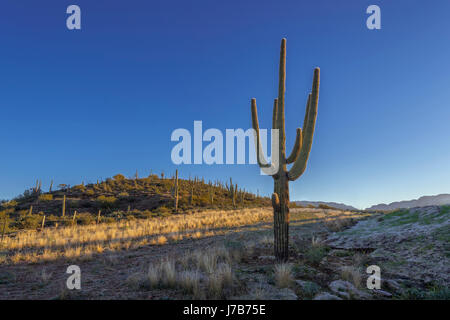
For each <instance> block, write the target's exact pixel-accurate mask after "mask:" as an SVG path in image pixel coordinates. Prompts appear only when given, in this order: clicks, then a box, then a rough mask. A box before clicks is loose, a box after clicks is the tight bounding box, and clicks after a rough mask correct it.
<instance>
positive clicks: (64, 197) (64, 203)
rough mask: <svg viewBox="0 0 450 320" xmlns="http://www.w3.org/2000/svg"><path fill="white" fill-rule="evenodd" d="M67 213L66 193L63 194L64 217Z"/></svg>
mask: <svg viewBox="0 0 450 320" xmlns="http://www.w3.org/2000/svg"><path fill="white" fill-rule="evenodd" d="M65 215H66V195H64V196H63V203H62V216H63V217H64V216H65Z"/></svg>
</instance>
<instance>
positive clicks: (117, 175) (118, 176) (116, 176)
mask: <svg viewBox="0 0 450 320" xmlns="http://www.w3.org/2000/svg"><path fill="white" fill-rule="evenodd" d="M113 178H114V180H115V181H124V180H125V176H124V175H123V174H120V173H119V174H116V175H115V176H114V177H113Z"/></svg>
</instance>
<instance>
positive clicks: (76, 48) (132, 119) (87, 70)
mask: <svg viewBox="0 0 450 320" xmlns="http://www.w3.org/2000/svg"><path fill="white" fill-rule="evenodd" d="M70 4H77V5H79V6H80V7H81V10H82V30H80V31H69V30H67V28H66V23H65V20H66V17H67V14H66V8H67V6H68V5H70ZM370 4H377V5H379V6H380V7H381V19H382V21H381V23H382V29H381V30H368V29H367V28H366V23H365V20H366V18H367V16H368V15H367V14H366V13H365V11H366V8H367V7H368V5H370ZM449 12H450V2H449V1H448V0H436V1H433V2H432V3H431V2H430V1H424V0H420V1H415V0H397V1H377V0H373V1H372V0H371V1H365V0H354V1H353V0H352V1H330V0H329V1H324V0H315V1H299V0H293V1H279V0H277V1H262V0H251V1H235V0H230V1H212V0H201V1H197V0H192V1H185V0H176V1H175V0H172V1H170V0H169V1H144V0H139V1H138V0H127V1H106V0H96V1H92V0H89V1H87V0H71V1H65V0H58V1H48V0H40V1H34V0H33V1H32V0H26V1H16V0H3V1H1V3H0V40H1V47H0V110H1V119H2V121H1V126H0V139H1V157H0V199H7V198H12V197H14V196H16V195H18V194H20V193H22V192H23V191H24V189H25V188H29V187H31V186H32V185H33V184H34V183H35V181H36V179H42V181H43V186H44V188H45V189H46V188H48V185H49V183H50V180H51V179H54V180H55V184H59V183H69V184H72V185H74V184H78V183H80V182H81V181H85V182H90V181H91V182H92V181H96V180H97V179H98V178H106V177H109V176H112V175H114V174H116V173H119V172H120V173H123V174H125V175H130V176H131V175H132V174H133V173H134V172H135V170H136V169H138V170H139V172H140V174H141V175H148V174H149V172H150V169H153V172H158V173H159V172H160V171H162V170H164V171H165V172H166V174H171V173H172V172H173V171H174V170H175V168H176V166H175V165H173V164H172V163H171V159H170V152H171V149H172V147H173V146H174V145H175V143H174V142H171V141H170V135H171V132H172V131H173V130H174V129H176V128H187V129H192V127H193V121H194V120H202V121H203V126H204V128H218V129H221V130H225V129H226V128H245V129H246V128H249V127H250V126H251V115H250V99H251V98H252V97H255V98H256V99H257V102H258V109H259V110H258V111H259V117H260V126H261V127H267V126H270V121H271V112H272V110H271V109H272V101H273V98H274V97H275V96H276V94H277V81H278V80H277V67H278V54H279V43H280V39H281V38H282V37H286V38H287V94H286V130H287V148H288V150H290V148H291V147H292V144H293V143H294V140H295V128H296V127H297V126H299V125H301V123H302V122H303V115H304V105H305V100H306V96H307V93H308V91H309V90H310V87H311V78H312V72H313V68H314V67H316V66H319V67H320V68H321V92H320V100H319V114H318V120H317V127H316V135H315V138H314V144H313V147H312V152H311V156H310V160H309V163H308V168H307V170H306V172H305V174H304V175H303V176H302V177H301V178H300V179H298V180H297V181H295V182H293V183H291V193H290V194H291V200H323V201H337V202H345V203H347V204H351V205H354V206H357V207H367V206H369V205H372V204H376V203H380V202H391V201H395V200H403V199H410V198H416V197H419V196H421V195H432V194H438V193H450V170H449V169H450V168H449V167H450V141H449V137H450V105H449V102H450V90H449V85H450V59H449V57H450V19H449ZM179 169H180V172H181V175H182V176H184V177H187V176H188V175H189V174H192V175H199V176H204V177H205V178H206V179H215V178H219V179H222V180H225V179H228V177H230V176H232V177H233V178H234V180H235V181H236V182H237V183H238V184H239V185H241V186H242V187H245V188H247V189H250V190H252V191H256V190H257V189H259V190H260V193H262V194H269V193H271V192H272V189H273V181H272V179H271V178H270V177H267V176H260V175H259V169H258V167H257V166H256V165H245V166H244V165H234V166H232V165H221V166H207V165H202V166H198V165H184V166H181V167H180V168H179Z"/></svg>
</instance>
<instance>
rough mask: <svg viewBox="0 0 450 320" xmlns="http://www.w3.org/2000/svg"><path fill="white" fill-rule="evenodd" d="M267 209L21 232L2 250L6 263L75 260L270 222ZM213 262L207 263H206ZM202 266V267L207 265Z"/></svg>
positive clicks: (213, 212) (204, 213) (185, 215)
mask: <svg viewBox="0 0 450 320" xmlns="http://www.w3.org/2000/svg"><path fill="white" fill-rule="evenodd" d="M271 220H272V211H271V209H270V208H257V209H242V210H232V211H203V212H199V213H195V214H183V215H174V216H169V217H165V218H151V219H148V220H139V221H124V222H117V223H112V224H99V225H87V226H75V227H62V228H61V227H60V228H51V229H50V228H49V229H46V230H44V231H42V232H36V231H24V232H19V233H18V234H17V235H16V236H14V237H13V236H11V237H5V239H4V241H3V243H2V245H1V247H2V248H3V249H6V250H8V251H9V253H10V254H9V257H8V261H7V262H9V263H13V264H16V263H20V262H39V261H50V260H54V259H57V258H61V257H62V258H67V259H75V258H77V257H80V256H87V257H89V256H91V255H92V254H94V253H102V252H104V251H105V250H108V251H116V250H124V249H125V250H126V249H129V248H136V247H140V246H143V245H147V244H151V245H164V244H166V243H168V242H170V241H179V240H181V239H184V238H194V239H195V238H202V237H206V236H213V235H216V234H221V233H224V232H225V230H227V229H229V228H238V227H241V226H245V225H252V224H255V223H260V222H270V221H271ZM208 263H209V264H211V263H212V262H207V263H206V265H207V264H208ZM206 265H205V266H206Z"/></svg>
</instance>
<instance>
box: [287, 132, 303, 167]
mask: <svg viewBox="0 0 450 320" xmlns="http://www.w3.org/2000/svg"><path fill="white" fill-rule="evenodd" d="M302 144H303V136H302V129H300V128H297V136H296V137H295V144H294V148H293V149H292V151H291V154H290V155H289V157H288V158H287V159H286V163H287V164H290V163H293V162H294V161H295V160H297V158H298V156H299V155H300V150H301V148H302Z"/></svg>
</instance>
